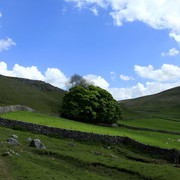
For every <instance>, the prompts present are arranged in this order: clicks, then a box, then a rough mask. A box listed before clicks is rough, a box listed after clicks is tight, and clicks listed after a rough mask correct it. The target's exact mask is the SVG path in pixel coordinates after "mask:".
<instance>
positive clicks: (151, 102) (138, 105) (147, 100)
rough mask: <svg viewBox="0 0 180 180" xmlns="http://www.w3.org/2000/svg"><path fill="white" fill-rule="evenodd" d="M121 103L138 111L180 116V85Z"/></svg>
mask: <svg viewBox="0 0 180 180" xmlns="http://www.w3.org/2000/svg"><path fill="white" fill-rule="evenodd" d="M119 103H120V105H122V106H125V107H126V108H128V109H132V110H136V111H138V112H149V113H157V114H158V113H163V114H169V115H173V116H174V117H175V116H176V117H178V118H179V117H180V87H176V88H172V89H169V90H166V91H163V92H161V93H158V94H154V95H149V96H143V97H139V98H135V99H128V100H123V101H119Z"/></svg>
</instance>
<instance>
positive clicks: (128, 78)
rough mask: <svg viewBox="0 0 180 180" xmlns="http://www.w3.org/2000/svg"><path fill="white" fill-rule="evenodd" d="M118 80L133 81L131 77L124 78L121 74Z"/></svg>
mask: <svg viewBox="0 0 180 180" xmlns="http://www.w3.org/2000/svg"><path fill="white" fill-rule="evenodd" d="M120 79H121V80H123V81H129V80H134V78H133V77H131V76H125V75H123V74H121V75H120Z"/></svg>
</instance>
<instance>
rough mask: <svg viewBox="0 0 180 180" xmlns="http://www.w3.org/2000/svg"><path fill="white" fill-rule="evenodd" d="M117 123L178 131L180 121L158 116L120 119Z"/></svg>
mask: <svg viewBox="0 0 180 180" xmlns="http://www.w3.org/2000/svg"><path fill="white" fill-rule="evenodd" d="M119 123H120V124H123V125H128V126H134V127H142V128H150V129H156V130H164V131H171V132H179V133H180V121H179V122H174V121H170V120H165V119H160V118H146V119H130V120H128V119H126V120H120V121H119Z"/></svg>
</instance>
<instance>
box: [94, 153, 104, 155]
mask: <svg viewBox="0 0 180 180" xmlns="http://www.w3.org/2000/svg"><path fill="white" fill-rule="evenodd" d="M94 154H95V155H103V153H102V152H94Z"/></svg>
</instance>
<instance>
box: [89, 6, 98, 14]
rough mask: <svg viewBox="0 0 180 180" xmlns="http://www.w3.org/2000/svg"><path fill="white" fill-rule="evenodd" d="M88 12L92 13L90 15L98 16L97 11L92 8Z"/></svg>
mask: <svg viewBox="0 0 180 180" xmlns="http://www.w3.org/2000/svg"><path fill="white" fill-rule="evenodd" d="M90 10H91V11H92V13H93V14H94V15H95V16H98V15H99V14H98V10H97V9H96V8H95V7H92V8H90Z"/></svg>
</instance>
